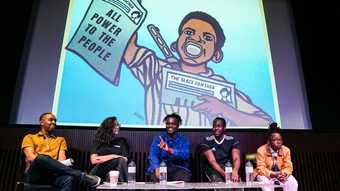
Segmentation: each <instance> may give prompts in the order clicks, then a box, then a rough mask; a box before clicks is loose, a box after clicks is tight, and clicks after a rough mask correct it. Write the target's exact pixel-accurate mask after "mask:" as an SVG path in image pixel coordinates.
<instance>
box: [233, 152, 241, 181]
mask: <svg viewBox="0 0 340 191" xmlns="http://www.w3.org/2000/svg"><path fill="white" fill-rule="evenodd" d="M240 153H241V152H240V149H238V148H233V149H232V150H231V157H232V159H233V172H232V176H231V180H232V181H233V182H237V181H239V180H240V177H239V174H238V171H239V169H240V166H241V160H240V155H241V154H240Z"/></svg>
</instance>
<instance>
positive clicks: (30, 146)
mask: <svg viewBox="0 0 340 191" xmlns="http://www.w3.org/2000/svg"><path fill="white" fill-rule="evenodd" d="M21 148H22V151H23V152H24V154H25V159H26V161H27V162H29V163H31V162H32V161H33V160H34V159H35V158H37V156H38V153H36V152H35V151H34V142H33V138H32V135H31V134H28V135H26V136H25V137H24V138H23V140H22V144H21Z"/></svg>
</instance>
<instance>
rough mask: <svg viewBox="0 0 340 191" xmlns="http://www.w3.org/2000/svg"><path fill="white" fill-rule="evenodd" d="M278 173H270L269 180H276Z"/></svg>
mask: <svg viewBox="0 0 340 191" xmlns="http://www.w3.org/2000/svg"><path fill="white" fill-rule="evenodd" d="M279 174H280V172H272V173H270V178H278V176H279Z"/></svg>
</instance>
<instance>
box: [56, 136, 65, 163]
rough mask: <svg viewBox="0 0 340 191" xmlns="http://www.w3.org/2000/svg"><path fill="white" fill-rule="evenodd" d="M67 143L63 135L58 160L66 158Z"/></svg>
mask: <svg viewBox="0 0 340 191" xmlns="http://www.w3.org/2000/svg"><path fill="white" fill-rule="evenodd" d="M66 151H67V144H66V140H65V138H64V137H61V141H60V148H59V153H58V161H63V160H66Z"/></svg>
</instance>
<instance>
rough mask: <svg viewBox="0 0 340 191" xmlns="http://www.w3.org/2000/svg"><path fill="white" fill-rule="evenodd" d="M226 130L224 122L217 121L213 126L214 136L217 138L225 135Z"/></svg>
mask: <svg viewBox="0 0 340 191" xmlns="http://www.w3.org/2000/svg"><path fill="white" fill-rule="evenodd" d="M224 130H225V127H224V125H223V122H222V121H221V120H217V121H216V122H215V123H214V124H213V128H212V131H213V134H214V136H215V137H220V136H222V135H223V133H224Z"/></svg>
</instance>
